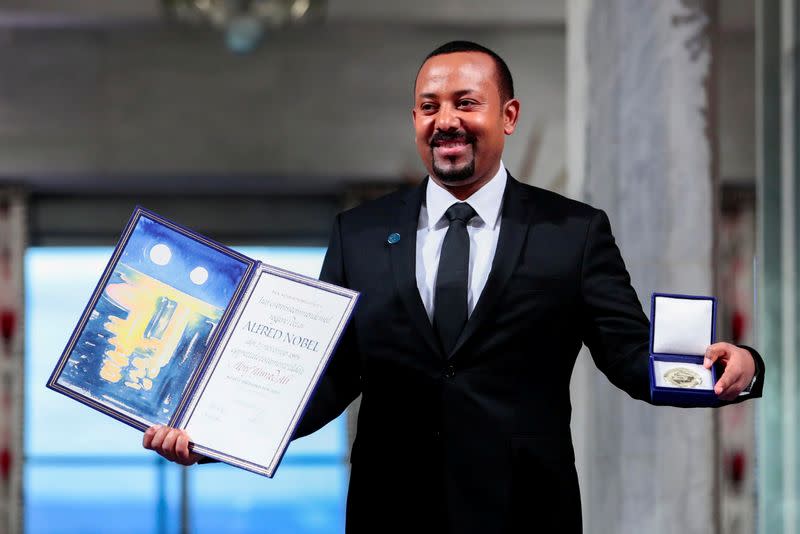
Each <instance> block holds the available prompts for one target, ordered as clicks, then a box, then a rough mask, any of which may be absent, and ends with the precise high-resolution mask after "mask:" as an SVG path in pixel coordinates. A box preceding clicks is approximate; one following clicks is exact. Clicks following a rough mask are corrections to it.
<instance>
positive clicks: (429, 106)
mask: <svg viewBox="0 0 800 534" xmlns="http://www.w3.org/2000/svg"><path fill="white" fill-rule="evenodd" d="M436 108H437V106H436V104H434V103H433V102H423V103H422V104H420V105H419V110H420V111H421V112H423V113H433V112H434V111H436Z"/></svg>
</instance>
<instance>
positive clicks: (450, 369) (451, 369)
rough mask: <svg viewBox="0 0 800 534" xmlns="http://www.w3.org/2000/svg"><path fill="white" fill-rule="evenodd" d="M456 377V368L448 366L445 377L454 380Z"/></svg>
mask: <svg viewBox="0 0 800 534" xmlns="http://www.w3.org/2000/svg"><path fill="white" fill-rule="evenodd" d="M454 376H456V368H455V367H453V366H452V365H448V366H447V367H445V369H444V377H445V378H453V377H454Z"/></svg>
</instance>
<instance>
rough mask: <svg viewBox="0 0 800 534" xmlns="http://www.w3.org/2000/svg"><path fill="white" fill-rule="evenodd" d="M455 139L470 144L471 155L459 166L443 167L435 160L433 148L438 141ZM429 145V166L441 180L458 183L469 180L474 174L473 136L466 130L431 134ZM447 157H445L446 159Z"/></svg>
mask: <svg viewBox="0 0 800 534" xmlns="http://www.w3.org/2000/svg"><path fill="white" fill-rule="evenodd" d="M456 140H464V142H465V143H467V144H469V145H470V149H471V150H470V151H471V152H472V157H471V158H470V160H469V161H467V162H466V163H462V164H461V165H460V166H458V167H456V166H452V165H451V166H449V167H447V168H444V167H443V166H442V165H441V164H440V163H443V162H440V161H437V158H436V153H435V151H434V148H435V147H436V145H437V144H438V143H444V142H447V141H456ZM430 147H431V166H432V167H433V173H434V174H435V175H436V177H437V178H439V179H440V180H441V181H443V182H447V183H450V184H458V183H461V182H464V181H466V180H469V179H470V178H472V176H474V174H475V136H474V135H472V134H469V133H467V132H452V133H446V132H436V133H435V134H433V137H432V138H431V142H430ZM446 159H447V158H445V160H446Z"/></svg>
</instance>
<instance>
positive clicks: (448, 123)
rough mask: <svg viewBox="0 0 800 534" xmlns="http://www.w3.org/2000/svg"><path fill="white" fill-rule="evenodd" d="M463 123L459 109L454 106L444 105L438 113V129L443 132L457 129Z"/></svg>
mask: <svg viewBox="0 0 800 534" xmlns="http://www.w3.org/2000/svg"><path fill="white" fill-rule="evenodd" d="M460 125H461V120H460V118H459V116H458V111H457V110H456V109H454V108H453V107H452V106H447V105H443V106H441V107H440V108H439V113H437V114H436V129H437V130H439V131H441V132H449V131H452V130H457V129H458V128H459V126H460Z"/></svg>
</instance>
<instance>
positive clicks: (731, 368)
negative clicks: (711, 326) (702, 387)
mask: <svg viewBox="0 0 800 534" xmlns="http://www.w3.org/2000/svg"><path fill="white" fill-rule="evenodd" d="M714 362H719V363H720V364H722V366H723V367H724V368H725V372H724V373H722V376H721V377H719V380H717V383H716V384H715V385H714V393H716V394H717V397H719V398H720V399H722V400H726V401H730V400H734V399H736V397H738V396H739V393H741V392H742V391H744V389H745V388H746V387H747V386H749V385H750V383H751V382H752V381H753V377H754V376H755V374H756V362H755V360H754V359H753V355H752V354H750V351H748V350H746V349H743V348H740V347H737V346H736V345H731V344H730V343H724V342H723V343H714V344H713V345H710V346H709V347H708V348H707V349H706V354H705V359H704V360H703V367H705V368H706V369H711V366H712V365H713V364H714Z"/></svg>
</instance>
